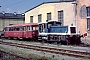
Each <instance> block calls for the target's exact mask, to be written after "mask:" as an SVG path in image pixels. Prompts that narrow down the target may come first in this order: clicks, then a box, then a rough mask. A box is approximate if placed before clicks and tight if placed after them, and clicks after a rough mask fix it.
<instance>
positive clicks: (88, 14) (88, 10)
mask: <svg viewBox="0 0 90 60" xmlns="http://www.w3.org/2000/svg"><path fill="white" fill-rule="evenodd" d="M86 9H87V16H90V6H89V7H87V8H86Z"/></svg>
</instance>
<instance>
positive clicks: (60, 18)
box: [58, 10, 63, 25]
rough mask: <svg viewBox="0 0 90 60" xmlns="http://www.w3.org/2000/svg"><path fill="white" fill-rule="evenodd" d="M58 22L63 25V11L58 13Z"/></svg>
mask: <svg viewBox="0 0 90 60" xmlns="http://www.w3.org/2000/svg"><path fill="white" fill-rule="evenodd" d="M58 21H59V22H61V25H63V10H62V11H58Z"/></svg>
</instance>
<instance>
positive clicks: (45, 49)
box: [0, 41, 90, 59]
mask: <svg viewBox="0 0 90 60" xmlns="http://www.w3.org/2000/svg"><path fill="white" fill-rule="evenodd" d="M0 44H4V45H10V46H16V47H20V48H25V49H33V50H37V51H43V52H50V53H55V54H62V55H68V56H74V57H82V58H88V59H90V53H89V52H81V51H75V50H66V49H60V48H51V47H44V46H34V45H27V44H18V43H12V42H3V41H0Z"/></svg>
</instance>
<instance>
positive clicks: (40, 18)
mask: <svg viewBox="0 0 90 60" xmlns="http://www.w3.org/2000/svg"><path fill="white" fill-rule="evenodd" d="M41 21H42V14H40V15H38V23H39V22H41Z"/></svg>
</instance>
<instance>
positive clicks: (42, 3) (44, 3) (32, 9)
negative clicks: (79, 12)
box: [25, 1, 73, 13]
mask: <svg viewBox="0 0 90 60" xmlns="http://www.w3.org/2000/svg"><path fill="white" fill-rule="evenodd" d="M62 2H73V1H51V2H43V3H41V4H39V5H37V6H35V7H33V8H31V9H29V10H27V11H25V13H26V12H28V11H30V10H33V9H34V8H36V7H38V6H40V5H42V4H47V3H62Z"/></svg>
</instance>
